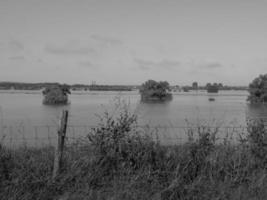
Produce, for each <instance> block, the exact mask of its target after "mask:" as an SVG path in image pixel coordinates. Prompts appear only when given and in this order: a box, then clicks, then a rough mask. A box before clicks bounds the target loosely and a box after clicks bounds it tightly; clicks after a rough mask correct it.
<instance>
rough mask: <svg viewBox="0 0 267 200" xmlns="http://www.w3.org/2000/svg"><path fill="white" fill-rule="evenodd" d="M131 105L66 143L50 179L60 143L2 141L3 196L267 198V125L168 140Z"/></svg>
mask: <svg viewBox="0 0 267 200" xmlns="http://www.w3.org/2000/svg"><path fill="white" fill-rule="evenodd" d="M136 121H137V120H136V116H135V115H132V114H130V113H129V112H128V111H127V110H124V111H122V112H121V114H120V115H119V116H117V117H116V118H114V117H112V116H109V114H107V113H106V114H105V116H104V117H103V118H101V120H100V123H99V126H98V127H97V128H94V129H92V130H91V131H90V133H88V139H87V140H85V141H83V142H77V143H74V144H72V145H70V146H67V147H66V149H65V152H64V162H63V170H62V172H61V174H60V175H59V176H58V177H57V179H56V180H55V181H51V177H52V171H53V160H54V148H53V147H47V148H41V149H34V148H33V149H31V148H20V149H12V150H11V149H7V148H5V147H3V146H0V199H3V200H4V199H10V200H16V199H18V200H24V199H25V200H37V199H40V200H46V199H47V200H49V199H61V200H67V199H68V200H79V199H92V200H98V199H99V200H104V199H107V200H135V199H136V200H137V199H138V200H145V199H147V200H148V199H149V200H151V199H152V200H153V199H155V200H159V199H162V200H167V199H170V200H172V199H173V200H174V199H188V200H189V199H190V200H194V199H196V200H197V199H214V200H223V199H235V200H236V199H244V200H246V199H250V200H251V199H252V200H254V199H255V200H256V199H266V196H267V190H266V188H267V169H266V168H267V130H266V128H265V127H264V125H263V123H262V122H260V121H257V122H255V121H250V122H248V134H247V135H245V136H243V137H242V138H240V141H239V143H238V144H235V145H232V144H231V142H230V141H229V140H227V139H225V141H224V142H223V143H221V144H217V143H216V132H211V131H210V129H209V128H208V127H207V128H204V129H199V131H196V132H193V133H192V132H191V133H190V134H189V139H188V142H187V143H185V144H181V145H176V146H163V145H161V144H160V143H159V142H158V141H155V140H153V139H152V138H151V136H150V134H149V130H147V132H145V133H144V132H140V130H139V129H138V128H137V126H136V125H137V124H136Z"/></svg>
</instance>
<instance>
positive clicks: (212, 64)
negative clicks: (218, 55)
mask: <svg viewBox="0 0 267 200" xmlns="http://www.w3.org/2000/svg"><path fill="white" fill-rule="evenodd" d="M198 66H199V67H200V68H203V69H217V68H221V67H223V65H222V64H221V63H219V62H216V61H213V62H205V63H201V64H199V65H198Z"/></svg>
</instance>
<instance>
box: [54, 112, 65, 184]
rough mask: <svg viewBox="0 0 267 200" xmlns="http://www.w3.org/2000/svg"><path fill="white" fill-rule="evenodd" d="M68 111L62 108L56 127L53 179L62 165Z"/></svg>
mask: <svg viewBox="0 0 267 200" xmlns="http://www.w3.org/2000/svg"><path fill="white" fill-rule="evenodd" d="M68 114H69V113H68V111H67V110H63V111H62V114H61V118H60V120H59V127H58V131H57V134H58V141H57V145H56V147H55V158H54V168H53V177H52V179H53V181H54V180H55V179H56V177H57V175H58V174H59V173H60V170H61V167H62V158H63V150H64V143H65V136H66V131H67V123H68Z"/></svg>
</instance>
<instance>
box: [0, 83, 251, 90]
mask: <svg viewBox="0 0 267 200" xmlns="http://www.w3.org/2000/svg"><path fill="white" fill-rule="evenodd" d="M59 84H60V83H57V82H54V83H47V82H44V83H19V82H0V90H11V89H14V90H41V89H44V88H46V87H49V86H52V85H59ZM69 86H70V89H71V90H85V91H86V90H92V91H131V90H135V89H139V88H140V86H138V85H96V84H91V85H87V84H73V85H69ZM170 88H171V89H174V90H177V89H182V88H187V89H188V90H194V89H196V88H194V87H192V86H170ZM197 89H198V90H206V89H207V86H198V87H197ZM247 89H248V87H247V86H226V85H224V86H221V87H219V90H247Z"/></svg>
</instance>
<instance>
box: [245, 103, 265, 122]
mask: <svg viewBox="0 0 267 200" xmlns="http://www.w3.org/2000/svg"><path fill="white" fill-rule="evenodd" d="M255 118H260V119H264V120H266V119H267V104H247V119H255Z"/></svg>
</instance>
